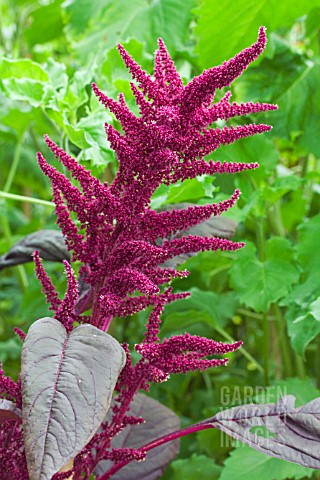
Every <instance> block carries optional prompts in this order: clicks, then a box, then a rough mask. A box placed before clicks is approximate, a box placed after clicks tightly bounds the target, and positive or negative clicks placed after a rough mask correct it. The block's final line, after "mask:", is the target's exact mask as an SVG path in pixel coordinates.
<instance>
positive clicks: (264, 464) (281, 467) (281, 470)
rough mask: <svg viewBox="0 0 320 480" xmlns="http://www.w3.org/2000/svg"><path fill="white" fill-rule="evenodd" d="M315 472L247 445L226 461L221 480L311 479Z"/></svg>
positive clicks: (240, 447) (241, 446)
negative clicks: (256, 479) (257, 479)
mask: <svg viewBox="0 0 320 480" xmlns="http://www.w3.org/2000/svg"><path fill="white" fill-rule="evenodd" d="M312 475H313V470H311V469H310V468H305V467H302V466H301V465H297V464H295V463H290V462H286V461H284V460H280V459H279V458H272V457H269V456H268V455H265V454H264V453H261V452H258V451H256V450H253V448H250V447H248V446H247V445H242V444H241V445H239V446H238V447H237V448H236V449H235V450H233V452H231V453H230V457H229V458H228V459H227V460H226V461H225V467H224V469H223V470H222V475H221V477H220V478H219V480H230V479H231V478H232V480H248V479H254V478H259V480H285V479H287V478H295V479H296V480H298V479H300V478H305V477H307V478H310V477H311V476H312Z"/></svg>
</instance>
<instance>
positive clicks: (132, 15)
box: [64, 0, 195, 58]
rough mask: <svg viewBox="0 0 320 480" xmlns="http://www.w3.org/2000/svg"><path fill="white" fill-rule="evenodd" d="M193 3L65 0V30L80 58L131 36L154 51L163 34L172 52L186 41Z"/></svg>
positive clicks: (176, 0) (180, 0)
mask: <svg viewBox="0 0 320 480" xmlns="http://www.w3.org/2000/svg"><path fill="white" fill-rule="evenodd" d="M194 4H195V1H194V0H187V1H186V0H159V1H157V2H149V1H148V0H132V1H131V2H127V1H126V0H119V1H117V2H112V1H108V0H105V1H101V0H99V1H98V2H97V3H96V4H95V7H94V8H93V7H92V4H91V2H88V0H68V1H67V2H65V3H64V7H65V11H66V15H67V19H68V21H67V23H68V27H67V32H68V36H69V38H70V40H71V41H73V46H74V48H75V49H76V51H77V52H78V54H79V55H80V56H81V57H82V58H85V57H88V56H90V55H92V53H93V52H96V51H97V49H98V50H99V49H100V51H105V50H106V49H108V48H110V47H114V45H115V44H116V43H118V42H122V41H127V40H128V39H130V38H136V39H137V40H139V41H140V42H143V43H146V44H147V46H148V50H149V51H153V50H154V49H155V47H156V38H157V37H162V38H163V40H164V41H165V42H166V44H167V46H168V48H169V49H170V50H171V54H174V50H175V49H178V48H179V47H181V45H182V44H183V43H184V42H185V41H186V40H187V35H188V32H189V23H190V20H191V17H192V14H191V8H192V7H193V5H194ZM74 35H76V36H75V37H74ZM77 37H78V38H77ZM75 39H77V41H76V42H75V41H74V40H75Z"/></svg>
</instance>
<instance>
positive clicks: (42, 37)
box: [23, 0, 63, 47]
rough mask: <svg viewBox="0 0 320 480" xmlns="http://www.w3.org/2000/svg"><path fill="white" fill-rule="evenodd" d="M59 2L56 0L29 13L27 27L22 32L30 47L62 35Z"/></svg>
mask: <svg viewBox="0 0 320 480" xmlns="http://www.w3.org/2000/svg"><path fill="white" fill-rule="evenodd" d="M61 1H62V0H56V1H54V2H52V3H50V4H49V5H43V6H41V7H39V8H36V9H35V10H33V11H32V12H31V14H30V15H29V17H28V23H27V27H26V28H25V29H24V30H23V36H24V38H25V39H26V41H27V42H28V44H29V46H30V47H32V46H33V45H36V44H38V43H46V42H50V41H52V40H54V39H56V38H59V37H61V36H62V35H63V23H62V18H61V9H60V4H61Z"/></svg>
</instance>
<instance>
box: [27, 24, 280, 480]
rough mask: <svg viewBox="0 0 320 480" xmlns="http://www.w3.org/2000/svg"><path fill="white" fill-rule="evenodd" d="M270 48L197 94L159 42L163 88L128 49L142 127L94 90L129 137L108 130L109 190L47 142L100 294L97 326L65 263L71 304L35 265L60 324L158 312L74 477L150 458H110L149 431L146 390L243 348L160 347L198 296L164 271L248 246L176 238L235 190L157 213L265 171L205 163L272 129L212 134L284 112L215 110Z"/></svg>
mask: <svg viewBox="0 0 320 480" xmlns="http://www.w3.org/2000/svg"><path fill="white" fill-rule="evenodd" d="M265 44H266V36H265V30H264V28H260V31H259V36H258V40H257V42H256V43H254V44H253V45H252V46H251V47H249V48H247V49H245V50H243V51H242V52H241V53H239V54H238V55H236V56H235V57H234V58H232V59H231V60H229V61H227V62H224V63H223V64H222V65H221V66H218V67H214V68H211V69H209V70H206V71H204V72H203V73H202V74H201V75H199V76H198V77H196V78H194V79H193V80H192V81H191V82H190V83H189V84H187V85H183V83H182V80H181V78H180V76H179V74H178V72H177V70H176V68H175V66H174V63H173V61H172V60H171V58H170V56H169V54H168V52H167V50H166V47H165V45H164V43H163V41H162V40H161V39H159V42H158V46H159V48H158V50H157V51H156V54H155V66H154V75H153V77H152V76H150V75H148V74H147V73H146V72H145V71H143V70H142V69H141V68H140V66H139V65H138V64H137V63H136V62H135V61H134V60H133V59H132V58H131V57H130V56H129V54H128V53H127V52H126V51H125V50H124V48H123V47H122V46H121V45H119V46H118V49H119V52H120V55H121V56H122V58H123V61H124V63H125V65H126V67H127V68H128V69H129V71H130V73H131V75H132V77H133V80H134V81H135V83H132V84H131V88H132V93H133V95H134V97H135V99H136V103H137V105H138V106H139V110H140V116H136V115H134V114H133V113H132V112H131V111H130V110H129V108H128V107H127V105H126V103H125V100H124V97H123V95H122V94H120V95H119V99H118V101H115V100H113V99H112V98H110V97H108V96H106V95H105V94H104V93H102V92H101V91H100V90H99V88H98V87H97V85H96V84H93V85H92V88H93V91H94V93H95V94H96V96H97V97H98V99H99V100H100V102H101V103H102V104H103V105H104V106H105V107H106V108H108V109H109V110H110V111H111V112H112V113H113V114H114V116H115V117H116V119H117V120H118V121H119V122H120V124H121V127H122V132H119V131H118V130H116V129H115V128H114V127H113V126H112V125H108V124H106V133H107V137H108V140H109V142H110V145H111V147H112V148H113V149H114V151H115V152H116V156H117V159H118V162H119V170H118V173H117V175H116V177H115V179H114V181H113V182H112V184H110V185H108V184H107V183H104V184H102V183H101V182H100V181H99V180H98V179H96V178H94V177H93V176H92V175H91V174H90V172H89V171H88V170H86V169H85V168H84V167H83V166H81V165H80V164H79V163H78V162H77V161H76V160H75V159H73V158H72V157H71V156H70V155H68V154H67V153H66V152H64V151H63V150H62V149H61V148H59V147H58V146H57V145H56V144H55V143H54V142H53V141H52V140H51V139H50V138H48V137H47V136H46V137H45V140H46V143H47V145H48V147H49V148H50V149H51V151H52V152H53V153H54V155H55V156H56V157H57V158H59V159H60V161H61V163H62V164H63V165H64V166H65V167H66V168H67V169H68V171H69V172H70V174H71V175H72V177H73V179H74V180H76V182H77V184H78V185H79V187H77V186H75V185H73V184H72V183H71V182H70V181H69V180H68V179H67V178H66V177H65V176H64V175H63V174H61V173H60V172H58V171H57V170H56V169H55V168H53V167H52V166H50V165H49V164H48V163H47V161H46V160H45V159H44V157H43V156H42V154H41V153H38V162H39V165H40V168H41V169H42V171H43V173H44V174H45V175H46V176H48V177H49V179H50V181H51V183H52V188H53V198H54V202H55V205H56V214H57V223H58V224H59V226H60V228H61V230H62V232H63V234H64V236H65V239H66V242H67V244H68V248H69V250H71V251H73V260H77V261H80V262H81V263H82V264H83V266H82V267H81V270H80V277H81V278H82V279H85V283H86V284H87V285H89V286H90V289H89V290H90V291H89V294H88V297H90V305H92V314H91V315H90V316H83V315H81V313H82V312H84V311H85V310H87V308H88V304H89V303H88V302H84V304H85V306H83V305H84V304H83V303H81V307H79V302H78V287H77V283H76V281H75V277H74V274H73V272H72V270H71V267H70V266H69V264H67V262H65V269H66V273H67V278H68V290H67V294H66V296H65V298H64V300H62V301H61V300H59V298H58V295H57V292H56V291H55V289H54V287H53V285H52V284H51V281H50V279H49V278H48V277H47V275H46V273H45V271H44V268H43V267H42V265H41V261H40V259H39V256H38V255H37V253H36V254H35V256H34V259H35V264H36V272H37V275H38V278H39V279H40V281H41V283H42V287H43V291H44V293H45V294H46V297H47V301H48V302H50V303H51V308H52V310H53V311H54V316H55V318H56V319H58V320H59V321H61V322H62V323H63V324H64V326H65V327H66V329H67V330H68V331H70V330H72V328H73V324H74V322H78V323H81V322H83V323H91V324H93V325H94V326H96V327H98V328H99V329H101V330H103V331H106V330H107V329H108V326H109V325H110V322H111V321H112V319H113V318H114V317H115V316H126V315H131V314H133V313H137V312H139V311H141V310H143V309H145V308H146V307H148V306H152V307H153V311H152V313H151V314H150V316H149V319H148V322H147V325H146V332H145V337H144V340H143V341H142V342H141V343H139V344H138V345H136V346H135V350H136V352H137V353H138V354H140V356H141V358H140V360H139V361H138V362H137V363H136V364H135V365H133V364H132V361H131V356H130V351H129V346H128V345H124V346H123V347H124V349H125V351H126V354H127V363H126V366H125V367H124V369H123V371H122V373H121V374H120V377H119V379H118V383H117V387H116V390H118V392H119V394H118V397H117V398H116V401H115V404H114V407H113V418H112V421H111V422H110V423H109V424H105V425H104V426H103V429H102V431H101V432H100V433H99V434H96V435H95V437H93V439H92V440H91V442H90V444H88V445H87V447H86V448H85V449H84V451H83V452H81V454H79V455H78V457H76V460H75V463H74V472H75V475H76V474H79V472H80V474H81V471H82V472H85V475H90V472H92V470H93V468H94V466H95V465H96V464H97V463H98V461H100V460H102V459H109V460H113V461H114V462H119V461H123V460H126V459H127V458H128V455H129V456H130V455H131V456H132V458H136V459H141V458H143V452H142V451H130V452H129V451H127V450H128V449H125V450H123V451H122V452H121V451H114V450H112V449H111V439H112V437H113V436H114V435H116V434H117V433H118V432H119V431H121V430H122V429H123V428H124V427H125V426H126V425H127V424H129V423H135V422H136V423H139V419H134V418H133V417H129V416H128V415H127V410H128V409H129V406H130V402H131V400H132V398H133V396H134V394H135V393H136V392H137V391H138V390H139V389H144V390H148V387H149V384H150V382H162V381H164V380H167V378H168V377H169V375H170V374H175V373H181V372H182V373H186V372H188V371H194V370H205V369H207V368H209V367H212V366H219V365H225V364H226V363H227V359H226V358H218V359H217V358H211V356H212V355H218V356H221V355H224V354H226V353H229V352H232V351H235V350H237V349H238V348H239V347H240V346H241V342H240V341H239V342H235V343H233V344H223V343H220V342H215V341H214V340H211V339H208V338H201V337H198V336H192V335H189V334H187V333H186V334H184V335H177V336H173V337H171V338H168V339H164V340H161V339H160V337H159V331H160V325H161V314H162V311H163V309H164V307H165V305H166V304H167V303H169V302H172V301H174V300H178V299H180V298H185V297H186V296H188V294H187V293H173V292H172V288H171V287H170V286H169V287H167V288H164V287H162V285H163V284H166V283H170V282H171V280H172V279H174V278H176V277H182V276H186V275H187V274H188V272H186V271H185V272H183V271H178V270H175V269H172V268H166V267H165V266H163V264H164V263H165V262H166V261H168V260H170V259H172V258H174V257H175V256H177V255H180V254H186V253H190V252H200V251H206V250H218V249H220V250H237V249H239V248H241V247H242V246H243V245H244V244H243V243H238V242H232V241H230V240H226V239H221V238H201V237H198V236H192V235H187V236H182V237H179V236H176V235H175V234H176V233H177V232H181V231H183V230H187V229H189V228H191V227H193V226H195V225H197V224H199V223H202V222H204V221H206V220H207V219H209V218H210V217H211V216H212V215H220V214H221V213H222V212H225V211H227V210H228V209H229V208H230V207H232V206H233V205H234V204H235V202H236V201H237V199H238V197H239V195H240V192H239V191H238V190H236V191H235V192H234V194H233V195H232V196H231V197H230V199H229V200H226V201H222V202H220V203H218V204H210V205H205V206H192V207H189V208H186V209H179V210H177V209H174V210H171V211H164V212H156V211H154V210H152V209H151V208H150V200H151V197H152V195H153V193H154V192H155V190H156V189H157V188H158V187H159V186H160V185H161V184H166V185H171V184H174V183H176V182H179V181H184V180H186V179H190V178H195V177H196V176H198V175H203V174H208V175H212V174H216V173H238V172H241V171H244V170H248V169H253V168H256V167H257V166H258V164H257V163H249V164H247V163H230V162H229V163H228V162H223V163H221V162H214V161H212V160H210V161H207V160H206V159H205V158H204V157H205V156H206V155H208V154H209V153H211V152H213V151H214V150H216V149H217V148H218V147H219V146H221V145H225V144H230V143H233V142H235V141H236V140H238V139H240V138H245V137H248V136H252V135H254V134H257V133H262V132H266V131H268V130H270V128H271V127H270V126H268V125H264V124H258V125H256V124H247V125H239V126H225V127H223V128H218V127H214V123H215V122H216V121H217V120H223V121H225V122H227V121H228V120H229V119H231V118H233V117H235V116H239V115H240V116H241V115H248V114H252V113H257V112H263V111H266V110H275V109H276V108H277V107H276V106H275V105H269V104H259V103H252V102H250V103H242V104H237V103H235V102H233V103H230V96H231V94H230V92H228V93H227V94H226V95H225V96H224V97H223V98H222V99H221V100H220V101H217V102H216V103H214V95H215V91H216V90H217V89H221V88H223V87H227V86H229V85H230V84H231V82H232V81H233V80H234V79H235V78H237V77H238V76H239V75H241V73H242V72H243V71H244V70H245V69H246V68H247V67H248V66H249V64H250V63H251V62H252V61H254V60H255V59H256V58H257V57H258V56H259V55H260V54H261V53H262V51H263V50H264V48H265ZM75 218H76V219H77V220H75ZM159 239H161V241H159ZM208 357H209V358H208ZM93 452H94V453H93ZM54 478H57V479H58V478H63V475H62V474H57V475H56V476H55V477H54ZM75 478H78V477H75ZM85 478H89V477H88V476H85ZM106 478H107V477H106Z"/></svg>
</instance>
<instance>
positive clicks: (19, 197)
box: [0, 190, 55, 207]
mask: <svg viewBox="0 0 320 480" xmlns="http://www.w3.org/2000/svg"><path fill="white" fill-rule="evenodd" d="M0 198H8V199H9V200H16V201H18V202H27V203H35V204H38V205H44V206H45V207H54V206H55V205H54V203H53V202H48V201H47V200H42V199H41V198H33V197H25V196H24V195H16V194H15V193H7V192H5V191H3V190H0Z"/></svg>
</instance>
